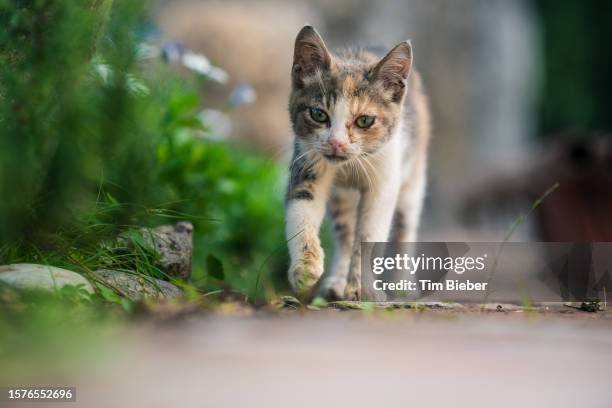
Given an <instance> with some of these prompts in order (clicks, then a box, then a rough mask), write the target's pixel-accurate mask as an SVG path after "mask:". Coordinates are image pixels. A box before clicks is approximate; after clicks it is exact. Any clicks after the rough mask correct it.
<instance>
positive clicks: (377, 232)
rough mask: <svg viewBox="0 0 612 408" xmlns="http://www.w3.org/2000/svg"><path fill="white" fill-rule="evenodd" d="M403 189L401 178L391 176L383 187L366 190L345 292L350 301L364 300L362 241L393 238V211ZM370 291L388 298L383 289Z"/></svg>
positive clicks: (371, 295)
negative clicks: (390, 234) (401, 188)
mask: <svg viewBox="0 0 612 408" xmlns="http://www.w3.org/2000/svg"><path fill="white" fill-rule="evenodd" d="M398 192H399V180H398V179H397V178H396V177H390V178H388V179H387V180H386V182H385V184H384V185H383V186H379V188H377V189H371V190H368V191H365V192H363V195H362V199H361V203H360V206H359V218H358V224H357V232H356V236H355V242H354V244H353V254H352V256H351V267H350V272H349V276H348V279H347V285H346V289H345V292H344V297H345V299H346V300H361V298H362V287H361V256H362V253H361V243H362V242H385V241H387V240H388V238H389V232H390V230H391V223H392V221H393V214H394V211H395V206H396V203H397V197H398ZM363 290H368V291H369V292H368V298H369V299H374V300H385V299H384V297H385V296H384V293H383V292H376V293H374V292H373V290H372V288H369V287H368V288H363Z"/></svg>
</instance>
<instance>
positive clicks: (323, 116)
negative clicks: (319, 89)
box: [310, 108, 329, 123]
mask: <svg viewBox="0 0 612 408" xmlns="http://www.w3.org/2000/svg"><path fill="white" fill-rule="evenodd" d="M310 117H311V118H312V120H314V121H315V122H319V123H326V122H327V121H328V120H329V118H328V117H327V113H325V112H323V111H322V110H321V109H319V108H310Z"/></svg>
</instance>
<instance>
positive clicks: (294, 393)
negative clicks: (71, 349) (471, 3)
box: [14, 308, 612, 408]
mask: <svg viewBox="0 0 612 408" xmlns="http://www.w3.org/2000/svg"><path fill="white" fill-rule="evenodd" d="M611 367H612V313H610V312H599V313H587V312H581V311H577V310H571V309H569V310H565V309H559V310H549V311H541V312H525V311H523V310H514V311H501V312H496V311H491V312H484V313H482V312H479V311H478V310H477V309H469V308H468V309H467V310H461V311H453V310H450V311H449V310H425V311H416V310H396V311H393V312H388V311H374V312H364V311H358V310H349V311H338V310H321V311H310V310H308V311H307V310H287V311H252V310H242V309H240V308H235V309H231V308H228V309H225V310H221V311H219V312H210V313H204V314H201V313H196V314H192V315H189V316H186V317H183V318H181V319H178V320H177V319H171V320H169V321H163V322H151V321H150V320H148V319H147V320H146V321H145V322H143V323H142V324H140V325H138V327H132V328H130V329H128V331H127V332H126V333H123V334H122V335H121V336H119V338H117V339H115V340H114V342H113V345H109V346H108V349H107V350H106V352H105V353H102V354H101V355H100V361H99V362H98V363H97V364H95V365H94V368H91V367H90V368H88V369H87V370H86V371H82V372H80V373H78V375H74V376H73V377H72V378H66V379H65V381H67V382H68V383H70V384H74V385H76V387H77V402H76V403H66V404H65V406H69V407H80V406H82V407H110V406H117V407H119V406H121V407H122V406H129V407H150V408H153V407H171V406H181V407H228V406H241V407H242V406H248V407H276V406H279V407H280V406H283V407H287V406H290V407H313V406H324V407H344V406H350V407H379V406H381V404H384V405H387V406H426V407H429V406H445V407H446V406H458V407H555V408H560V407H590V408H592V407H612V387H610V384H612V378H611V376H610V368H611ZM44 405H46V404H42V403H35V404H34V405H32V406H36V407H41V406H44ZM49 405H50V406H53V407H58V406H61V404H49ZM14 406H20V407H23V406H26V404H25V403H19V404H17V405H14Z"/></svg>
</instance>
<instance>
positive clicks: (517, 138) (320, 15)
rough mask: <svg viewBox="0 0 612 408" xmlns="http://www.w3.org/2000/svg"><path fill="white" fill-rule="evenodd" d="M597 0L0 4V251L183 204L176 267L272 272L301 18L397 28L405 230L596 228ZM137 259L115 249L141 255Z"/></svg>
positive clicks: (94, 249) (2, 255)
mask: <svg viewBox="0 0 612 408" xmlns="http://www.w3.org/2000/svg"><path fill="white" fill-rule="evenodd" d="M611 9H612V4H610V3H609V2H603V1H596V2H580V1H567V2H562V3H558V2H554V1H552V0H532V1H530V0H490V1H478V0H464V1H461V2H456V1H451V0H436V1H431V0H412V1H403V0H386V1H365V0H357V1H348V0H337V1H323V0H309V1H296V0H287V1H276V0H260V1H240V0H225V1H212V0H211V1H188V0H174V1H170V0H160V1H153V2H150V3H143V4H141V5H135V4H131V5H130V4H127V2H121V1H114V2H113V1H112V0H91V1H89V2H84V3H83V4H82V5H70V4H60V3H58V2H40V3H39V2H28V1H24V2H17V3H15V4H11V3H6V4H5V3H2V5H1V8H0V25H1V26H2V27H3V29H2V30H0V56H1V57H2V60H1V61H0V62H1V65H2V70H1V71H0V103H1V104H0V125H1V128H0V132H1V138H0V189H1V190H0V197H2V199H1V200H0V244H1V246H0V263H15V262H38V263H49V264H53V265H56V266H65V267H70V268H71V270H76V271H79V272H81V271H83V270H93V269H95V268H99V267H102V266H104V267H109V266H115V267H116V266H117V265H116V263H117V262H119V261H118V260H117V259H115V258H113V257H109V256H108V253H104V256H102V255H101V253H100V250H99V248H100V243H101V242H105V240H107V239H109V237H113V236H115V235H116V234H118V233H120V232H121V231H124V230H126V229H129V228H135V227H138V226H155V225H159V224H163V223H167V222H170V221H172V222H173V221H175V220H177V219H188V220H190V221H192V222H193V224H194V226H195V231H194V239H195V246H194V248H195V251H194V262H193V274H192V280H191V282H190V283H191V284H194V285H195V287H196V288H198V289H199V290H203V289H207V290H208V289H219V288H227V287H231V288H234V289H236V290H238V291H240V292H241V293H245V294H246V296H247V298H249V297H251V298H257V297H260V296H262V294H264V293H267V291H272V292H274V291H275V290H276V289H279V288H280V289H281V290H283V289H285V288H286V287H285V283H284V278H283V276H284V272H285V268H286V262H287V259H286V248H285V242H284V238H283V194H284V190H285V184H286V181H285V180H286V174H287V171H286V168H287V163H288V158H289V156H290V154H291V141H292V135H291V132H290V129H289V120H288V114H287V100H288V94H289V70H290V66H291V59H292V49H293V41H294V38H295V35H296V33H297V32H298V31H299V29H300V28H301V27H302V26H303V25H304V24H306V23H309V24H312V25H314V26H316V27H317V29H318V30H319V31H320V32H321V33H322V35H323V37H324V38H325V39H326V41H327V43H328V45H329V46H330V47H331V48H332V49H333V48H338V47H344V46H360V45H361V46H384V47H391V46H393V45H395V44H397V43H398V42H400V41H403V40H405V39H411V40H412V42H413V47H414V52H415V66H416V68H417V69H418V70H419V71H420V72H421V74H422V76H423V77H424V80H425V84H426V88H427V90H428V94H429V101H430V105H431V109H432V111H433V115H432V117H433V129H434V132H433V140H432V143H431V149H430V152H431V155H430V160H429V180H430V182H429V185H428V189H427V199H426V205H425V212H424V217H423V221H422V224H421V232H420V239H421V240H425V241H493V242H495V241H501V240H502V239H504V238H506V239H510V240H541V241H607V240H612V217H609V210H610V208H611V205H612V196H611V195H612V176H611V174H612V155H611V150H612V147H611V146H612V144H611V140H610V137H609V132H610V130H611V129H610V128H611V126H612V119H611V118H612V116H611V115H610V106H611V104H610V103H609V102H610V101H609V95H610V94H611V91H612V78H611V76H610V75H609V72H610V71H611V68H612V60H611V55H610V54H611V51H610V48H609V47H607V46H606V44H605V41H606V40H605V39H606V38H610V37H612V32H611V31H612V28H610V25H609V24H608V22H607V20H608V18H609V16H610V15H611V11H612V10H611ZM532 210H533V211H532ZM521 214H523V215H528V216H526V217H524V219H523V218H519V216H520V215H521ZM517 220H520V222H519V223H516V221H517ZM513 223H515V224H516V225H515V226H516V228H514V229H511V226H512V225H513ZM327 230H328V228H326V232H325V233H324V236H325V239H324V242H325V245H326V246H328V247H329V245H330V239H329V233H328V231H327ZM511 230H512V234H509V231H511ZM211 259H212V260H211ZM137 260H138V258H137V257H136V258H134V259H130V260H129V262H127V263H126V262H125V261H124V260H122V261H121V262H122V264H121V265H122V266H123V267H132V269H134V268H136V269H137V270H138V271H139V272H142V273H144V274H152V275H155V273H156V272H155V271H151V270H149V269H147V267H143V266H142V265H141V264H140V263H138V262H137ZM130 262H131V264H130ZM219 264H221V265H223V267H224V269H225V271H226V272H227V273H225V274H224V275H223V279H218V277H219V276H221V274H218V273H217V274H216V276H217V278H211V276H212V275H211V271H210V270H209V269H211V268H213V267H214V266H215V265H219ZM270 277H275V278H278V279H268V278H270ZM162 278H163V277H162Z"/></svg>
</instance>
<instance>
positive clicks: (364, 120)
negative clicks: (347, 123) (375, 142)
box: [355, 115, 374, 129]
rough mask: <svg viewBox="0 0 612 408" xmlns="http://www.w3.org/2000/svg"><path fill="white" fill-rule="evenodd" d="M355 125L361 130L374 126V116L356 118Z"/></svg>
mask: <svg viewBox="0 0 612 408" xmlns="http://www.w3.org/2000/svg"><path fill="white" fill-rule="evenodd" d="M355 124H356V125H357V126H358V127H360V128H362V129H367V128H369V127H371V126H372V125H373V124H374V116H369V115H361V116H360V117H358V118H357V120H356V121H355Z"/></svg>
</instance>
